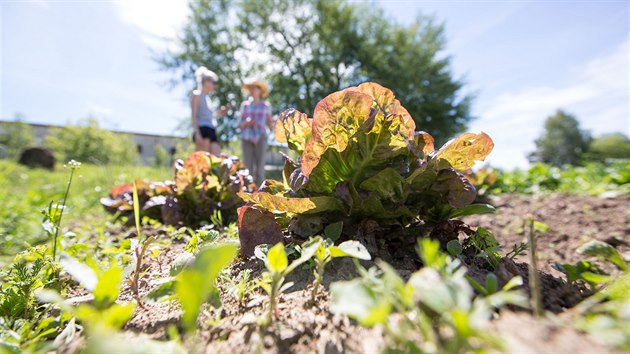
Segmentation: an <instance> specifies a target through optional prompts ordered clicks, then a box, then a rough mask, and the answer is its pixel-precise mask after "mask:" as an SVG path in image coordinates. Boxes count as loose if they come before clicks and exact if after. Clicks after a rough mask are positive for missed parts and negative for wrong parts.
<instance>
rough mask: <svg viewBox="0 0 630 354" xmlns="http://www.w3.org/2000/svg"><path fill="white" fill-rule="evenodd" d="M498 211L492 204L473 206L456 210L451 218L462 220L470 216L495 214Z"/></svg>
mask: <svg viewBox="0 0 630 354" xmlns="http://www.w3.org/2000/svg"><path fill="white" fill-rule="evenodd" d="M496 211H497V209H495V207H493V206H492V205H490V204H471V205H469V206H466V207H463V208H460V209H454V210H453V211H452V212H451V214H450V217H451V218H461V217H464V216H469V215H477V214H487V213H495V212H496Z"/></svg>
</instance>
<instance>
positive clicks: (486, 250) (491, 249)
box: [466, 227, 501, 269]
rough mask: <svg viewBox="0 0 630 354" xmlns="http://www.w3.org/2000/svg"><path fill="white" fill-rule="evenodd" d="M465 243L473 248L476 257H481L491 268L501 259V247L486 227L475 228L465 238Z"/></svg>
mask: <svg viewBox="0 0 630 354" xmlns="http://www.w3.org/2000/svg"><path fill="white" fill-rule="evenodd" d="M466 244H467V245H472V247H474V248H475V254H476V256H477V257H479V258H482V259H483V260H485V261H486V263H488V265H489V266H490V267H492V269H495V268H496V267H497V266H498V265H499V261H500V260H501V254H500V251H501V248H500V247H499V241H497V239H496V238H495V237H494V235H493V234H492V232H491V231H490V230H488V229H486V228H483V227H478V228H477V230H476V231H475V232H474V233H472V234H471V235H470V237H469V238H468V239H466Z"/></svg>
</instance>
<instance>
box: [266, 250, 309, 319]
mask: <svg viewBox="0 0 630 354" xmlns="http://www.w3.org/2000/svg"><path fill="white" fill-rule="evenodd" d="M318 247H319V244H317V243H314V244H310V245H307V246H306V247H303V248H302V253H301V255H300V257H299V258H298V259H296V260H294V261H293V262H291V264H289V259H288V257H287V253H286V251H285V248H284V245H283V244H282V243H281V242H279V243H277V244H276V245H275V246H273V247H271V248H270V249H269V252H267V254H266V256H265V257H264V262H265V267H266V268H267V271H266V272H265V273H263V275H262V281H261V282H260V286H261V287H262V288H263V290H265V292H266V293H267V294H268V295H269V310H268V312H267V316H266V318H264V319H263V320H262V322H261V325H262V326H264V327H266V326H268V325H270V324H271V323H272V321H273V320H274V319H275V318H277V317H278V314H277V309H276V303H277V300H278V297H279V295H280V294H282V293H283V292H284V291H285V290H287V289H288V288H290V287H291V286H293V283H286V284H285V280H286V276H287V275H288V274H289V273H291V272H292V271H293V270H294V269H295V268H297V267H298V266H299V265H300V264H302V263H304V262H306V261H308V260H309V259H311V258H312V257H313V255H314V254H315V252H316V251H317V249H318Z"/></svg>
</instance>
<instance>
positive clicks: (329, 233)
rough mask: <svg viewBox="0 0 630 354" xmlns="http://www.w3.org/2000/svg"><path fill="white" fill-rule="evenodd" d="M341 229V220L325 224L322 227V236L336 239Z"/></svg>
mask: <svg viewBox="0 0 630 354" xmlns="http://www.w3.org/2000/svg"><path fill="white" fill-rule="evenodd" d="M341 231H343V221H338V222H336V223H332V224H329V225H326V227H325V228H324V236H326V238H329V239H331V240H333V241H336V240H337V239H338V238H339V236H341Z"/></svg>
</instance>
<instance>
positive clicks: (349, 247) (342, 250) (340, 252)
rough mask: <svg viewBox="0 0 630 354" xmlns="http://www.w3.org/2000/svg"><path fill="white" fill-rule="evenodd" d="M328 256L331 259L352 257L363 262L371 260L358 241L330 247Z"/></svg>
mask: <svg viewBox="0 0 630 354" xmlns="http://www.w3.org/2000/svg"><path fill="white" fill-rule="evenodd" d="M330 256H331V257H332V258H338V257H352V258H357V259H363V260H370V259H372V257H371V256H370V253H369V252H368V250H367V249H366V248H365V246H363V245H362V244H361V242H359V241H345V242H342V243H340V244H339V245H338V246H331V247H330Z"/></svg>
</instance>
